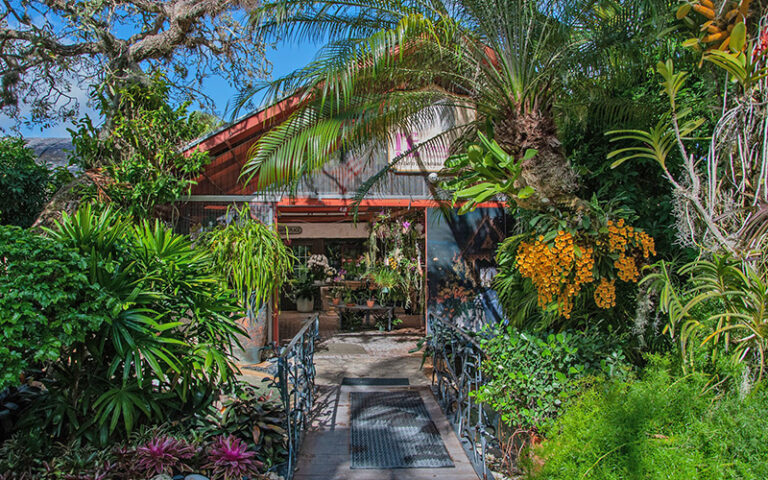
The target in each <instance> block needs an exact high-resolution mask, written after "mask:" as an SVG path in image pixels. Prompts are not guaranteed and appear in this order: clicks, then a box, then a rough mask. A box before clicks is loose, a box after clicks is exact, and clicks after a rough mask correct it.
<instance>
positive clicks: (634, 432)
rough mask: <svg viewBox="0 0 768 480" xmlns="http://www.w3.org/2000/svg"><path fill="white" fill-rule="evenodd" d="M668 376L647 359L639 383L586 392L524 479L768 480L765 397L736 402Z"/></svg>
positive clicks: (665, 368)
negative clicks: (763, 479)
mask: <svg viewBox="0 0 768 480" xmlns="http://www.w3.org/2000/svg"><path fill="white" fill-rule="evenodd" d="M674 371H676V369H674V368H672V367H671V366H670V362H669V360H664V359H658V358H653V359H652V361H651V362H650V364H649V367H648V368H647V369H646V371H645V373H644V374H643V376H642V378H641V379H640V380H638V381H618V380H617V381H613V382H610V383H608V384H603V385H596V386H594V387H592V388H591V389H589V390H588V391H587V392H586V393H584V394H583V395H581V396H580V397H579V398H578V399H576V400H575V401H574V402H573V403H572V404H570V405H569V406H568V407H567V408H566V410H565V412H564V413H563V415H562V416H561V417H560V418H559V419H558V421H557V422H555V423H554V424H553V425H551V427H550V428H549V429H548V430H547V432H546V434H547V436H548V438H549V439H548V440H547V441H546V442H544V443H543V444H542V445H541V446H540V447H539V448H537V449H536V450H535V453H536V454H537V455H538V456H540V460H541V461H543V462H544V464H543V467H541V468H540V469H535V468H532V469H531V470H537V471H535V472H531V473H530V478H536V479H538V478H541V479H551V480H555V479H564V480H566V479H567V480H571V479H574V478H579V479H581V478H583V479H601V480H609V479H656V478H665V479H681V480H682V479H685V480H690V479H730V478H733V479H737V478H738V479H742V478H749V479H758V478H768V418H767V417H766V416H765V414H764V412H765V410H766V408H768V392H766V391H765V389H757V390H755V391H753V393H752V394H751V395H749V396H748V397H746V398H745V399H743V400H742V399H740V398H739V396H738V395H737V394H736V393H732V392H718V391H717V389H716V388H715V387H714V386H713V385H712V382H711V381H709V379H708V378H707V377H705V376H703V375H699V374H689V375H686V376H679V375H676V374H674V373H673V372H674Z"/></svg>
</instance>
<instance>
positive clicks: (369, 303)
mask: <svg viewBox="0 0 768 480" xmlns="http://www.w3.org/2000/svg"><path fill="white" fill-rule="evenodd" d="M365 304H366V305H368V308H371V307H373V306H374V305H376V300H366V301H365Z"/></svg>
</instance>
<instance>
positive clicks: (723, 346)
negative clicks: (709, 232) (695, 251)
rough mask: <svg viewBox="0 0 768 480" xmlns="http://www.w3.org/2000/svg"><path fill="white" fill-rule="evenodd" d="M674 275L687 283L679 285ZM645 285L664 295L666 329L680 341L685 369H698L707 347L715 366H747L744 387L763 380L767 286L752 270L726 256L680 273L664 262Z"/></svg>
mask: <svg viewBox="0 0 768 480" xmlns="http://www.w3.org/2000/svg"><path fill="white" fill-rule="evenodd" d="M675 274H677V275H679V276H682V278H683V279H685V280H687V281H686V282H685V283H684V284H683V285H680V284H679V282H678V281H677V275H675ZM643 281H644V282H652V283H653V284H654V287H655V288H656V289H657V290H659V291H660V292H661V295H660V304H659V308H660V310H661V311H662V312H664V313H666V314H667V315H668V316H669V325H668V327H667V330H668V331H669V334H670V336H671V337H672V338H674V339H676V340H678V341H679V342H680V350H681V353H682V356H683V357H684V359H685V361H686V365H689V366H691V367H694V369H695V368H696V367H697V365H695V359H696V353H697V352H698V351H699V350H701V348H702V347H706V348H707V350H711V351H712V359H711V362H714V363H717V362H718V361H719V359H720V358H721V357H725V358H729V359H731V360H732V361H733V362H735V363H742V364H743V365H744V367H745V369H744V370H743V371H742V374H743V375H744V378H740V379H738V381H739V382H741V388H742V389H744V388H746V389H748V388H750V387H751V385H752V384H754V382H759V381H760V380H761V379H762V377H763V373H764V370H765V364H766V358H765V355H766V346H767V345H766V340H767V339H766V333H767V332H766V328H765V310H766V306H767V305H768V285H766V283H765V278H764V277H763V276H761V275H760V274H759V273H758V272H757V271H756V270H755V268H754V267H753V266H751V265H749V264H748V263H745V262H742V261H739V260H737V259H734V258H732V257H728V256H715V257H714V258H713V259H712V260H704V259H700V260H696V261H694V262H691V263H689V264H687V265H684V266H683V267H681V268H680V269H677V270H676V271H675V270H674V269H673V266H671V265H668V264H666V263H664V262H661V263H660V264H659V265H657V270H656V271H655V272H654V273H652V274H650V275H648V276H647V277H646V278H645V279H644V280H643ZM713 366H714V365H711V366H710V368H709V369H708V370H710V371H711V370H712V369H713V368H712V367H713ZM745 380H746V381H745Z"/></svg>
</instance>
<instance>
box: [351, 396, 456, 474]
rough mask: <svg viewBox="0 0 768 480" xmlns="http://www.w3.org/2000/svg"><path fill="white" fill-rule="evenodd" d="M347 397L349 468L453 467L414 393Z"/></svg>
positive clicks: (422, 404) (421, 402)
mask: <svg viewBox="0 0 768 480" xmlns="http://www.w3.org/2000/svg"><path fill="white" fill-rule="evenodd" d="M350 400H351V403H352V412H351V413H352V442H351V446H350V449H351V457H352V458H351V462H350V467H351V468H376V469H393V468H440V467H453V466H454V464H453V460H451V457H450V456H449V455H448V451H447V450H446V448H445V445H444V444H443V439H442V438H441V437H440V433H439V432H438V430H437V427H435V424H434V423H433V422H432V420H431V419H430V418H429V413H428V412H427V407H426V405H424V401H423V400H422V399H421V395H419V393H418V392H414V391H402V392H351V393H350Z"/></svg>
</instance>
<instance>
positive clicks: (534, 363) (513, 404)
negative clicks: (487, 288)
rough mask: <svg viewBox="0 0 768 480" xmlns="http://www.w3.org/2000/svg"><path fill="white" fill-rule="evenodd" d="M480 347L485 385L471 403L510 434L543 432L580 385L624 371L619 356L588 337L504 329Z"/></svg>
mask: <svg viewBox="0 0 768 480" xmlns="http://www.w3.org/2000/svg"><path fill="white" fill-rule="evenodd" d="M480 343H481V345H482V347H483V350H484V351H485V353H486V355H487V358H486V360H484V361H483V365H482V368H483V373H484V374H485V376H486V378H487V379H488V381H487V383H486V384H485V385H483V387H482V388H481V389H480V390H479V392H478V394H477V400H478V401H479V402H482V403H486V404H488V405H489V406H490V407H492V408H493V410H494V411H496V412H498V413H499V414H500V415H501V419H502V421H503V422H504V423H505V424H506V425H507V426H509V427H512V428H514V429H522V430H529V431H537V430H540V429H542V428H544V427H546V426H547V425H549V424H550V423H551V422H552V421H553V420H554V419H555V418H556V416H557V414H558V412H559V410H560V408H561V405H562V404H563V402H564V401H565V400H566V399H567V398H568V397H569V396H570V395H571V394H572V393H573V392H574V391H575V390H576V388H577V386H578V384H579V381H580V379H583V378H584V377H585V376H587V375H592V374H597V373H601V372H607V373H609V374H619V373H621V372H623V371H624V369H625V367H624V358H623V354H622V352H621V350H620V349H619V348H617V347H616V346H614V345H610V344H608V342H607V341H606V339H605V338H604V337H603V336H601V335H597V334H594V332H561V333H557V334H546V333H545V334H536V333H531V332H521V331H519V330H517V329H516V328H515V327H508V328H507V330H506V331H503V332H494V335H492V336H489V337H488V338H483V339H481V340H480ZM612 349H615V350H612Z"/></svg>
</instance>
